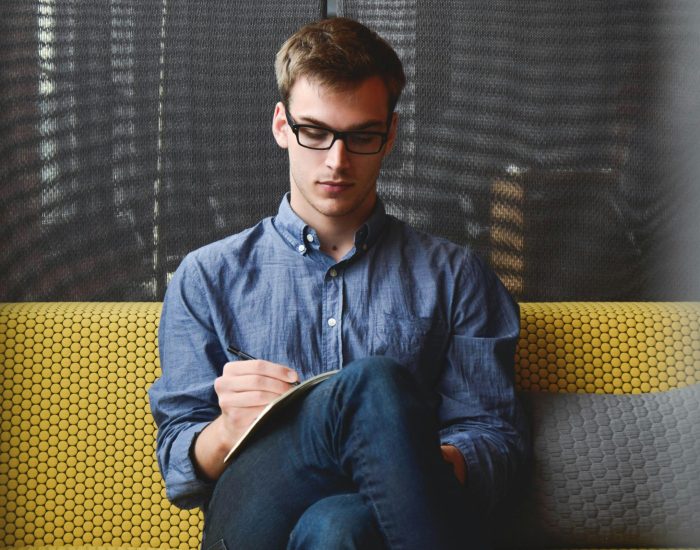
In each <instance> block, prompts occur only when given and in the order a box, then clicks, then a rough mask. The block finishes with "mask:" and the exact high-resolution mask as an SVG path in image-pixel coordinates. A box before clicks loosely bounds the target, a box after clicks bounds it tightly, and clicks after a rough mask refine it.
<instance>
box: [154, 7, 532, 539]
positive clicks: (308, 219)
mask: <svg viewBox="0 0 700 550" xmlns="http://www.w3.org/2000/svg"><path fill="white" fill-rule="evenodd" d="M275 68H276V72H277V81H278V86H279V89H280V93H281V97H282V101H280V102H279V103H278V104H277V106H276V108H275V112H274V117H273V121H272V132H273V134H274V137H275V140H276V141H277V143H278V145H279V146H280V147H282V148H283V149H286V150H287V152H288V154H289V176H290V184H291V187H290V192H289V194H288V195H287V196H285V197H284V198H283V200H282V203H281V205H280V208H279V212H278V214H277V215H276V216H275V217H273V218H268V219H265V220H263V221H262V222H260V223H259V224H258V225H256V226H255V227H253V228H251V229H249V230H247V231H244V232H242V233H239V234H237V235H234V236H232V237H229V238H227V239H224V240H223V241H220V242H217V243H214V244H211V245H209V246H206V247H204V248H202V249H200V250H198V251H196V252H194V253H192V254H190V255H188V256H187V257H186V258H185V260H184V261H183V262H182V265H181V266H180V268H179V269H178V270H177V272H176V274H175V276H174V277H173V279H172V282H171V284H170V286H169V288H168V291H167V294H166V297H165V301H164V304H163V313H162V318H161V325H160V357H161V365H162V369H163V376H162V377H161V378H160V379H159V380H158V381H157V382H156V383H155V384H154V385H153V387H152V389H151V392H150V396H151V406H152V408H153V413H154V417H155V419H156V422H157V423H158V427H159V433H158V459H159V463H160V467H161V471H162V473H163V477H164V479H165V482H166V487H167V493H168V497H169V498H170V499H171V500H172V501H173V502H174V503H176V504H178V505H179V506H182V507H192V506H202V507H203V508H204V509H205V518H206V519H205V533H204V536H205V540H204V543H203V547H204V548H226V547H227V548H229V549H230V550H233V549H236V550H239V549H242V548H256V549H265V548H284V547H289V548H363V549H364V548H421V549H425V548H480V547H482V546H483V542H482V541H481V539H480V538H479V525H480V523H479V522H480V520H481V519H482V516H483V512H485V511H486V510H488V509H490V508H492V506H493V505H494V503H496V502H497V501H498V500H499V498H500V497H502V496H503V495H504V493H505V492H506V490H507V488H508V486H509V485H510V483H511V482H512V481H513V478H514V476H515V474H516V471H517V466H518V464H519V463H520V461H521V459H522V456H523V454H524V450H525V444H524V437H523V433H524V432H523V422H522V418H521V416H520V414H519V411H518V407H517V405H516V400H515V394H514V389H513V383H512V378H513V372H512V371H513V356H514V346H515V342H516V339H517V336H518V333H519V316H518V308H517V305H516V304H515V303H514V302H513V301H512V299H511V298H510V296H509V295H508V293H507V292H506V290H505V289H504V288H503V286H502V285H501V284H500V282H499V281H498V279H497V278H496V277H495V276H494V274H493V273H492V272H491V271H490V270H489V269H488V268H487V267H486V266H485V265H484V264H483V263H482V262H481V261H480V260H479V259H478V258H477V257H476V256H474V255H473V254H472V253H471V252H470V251H469V250H466V249H464V248H463V247H459V246H457V245H454V244H452V243H450V242H447V241H445V240H443V239H438V238H435V237H431V236H429V235H425V234H422V233H419V232H417V231H414V230H412V229H411V228H409V227H408V226H406V225H405V224H403V223H402V222H400V221H399V220H397V219H395V218H393V217H391V216H388V215H387V214H386V213H385V211H384V207H383V205H382V203H381V201H380V200H379V199H378V197H377V191H376V181H377V176H378V174H379V170H380V168H381V163H382V160H383V159H384V157H385V156H386V155H387V154H389V152H390V151H391V148H392V146H393V144H394V140H395V139H396V128H397V120H398V117H397V115H396V113H394V107H395V105H396V102H397V101H398V98H399V95H400V93H401V90H402V88H403V86H404V83H405V77H404V72H403V68H402V66H401V62H400V61H399V59H398V57H397V56H396V54H395V52H394V51H393V50H392V49H391V47H390V46H389V45H388V44H387V43H386V42H384V41H383V40H382V39H381V38H380V37H379V36H378V35H376V34H375V33H373V32H372V31H370V30H369V29H367V28H366V27H364V26H362V25H360V24H359V23H357V22H354V21H351V20H348V19H343V18H336V19H329V20H325V21H321V22H319V23H315V24H310V25H307V26H306V27H304V28H302V29H300V30H299V31H298V32H297V33H295V34H294V35H293V36H292V37H291V38H289V39H288V40H287V42H286V43H285V44H284V45H283V46H282V48H281V49H280V51H279V53H278V55H277V60H276V64H275ZM230 344H232V345H234V346H236V347H238V348H240V349H243V350H245V351H246V352H248V353H250V354H251V355H253V356H255V357H259V358H260V359H259V360H237V358H235V357H234V356H233V355H230V354H229V355H227V351H226V349H227V346H228V345H230ZM332 369H341V370H340V372H339V373H338V374H336V375H335V376H333V377H331V378H330V379H328V380H326V381H324V382H322V383H321V384H319V385H318V386H317V387H315V388H314V389H313V390H311V392H310V393H309V394H308V395H307V396H306V397H304V399H303V400H301V401H300V402H299V403H297V404H295V405H294V406H293V407H291V408H290V409H286V410H285V412H284V415H283V418H278V419H276V420H275V422H271V423H268V425H265V426H264V427H263V429H262V431H261V432H260V433H259V434H258V435H256V436H255V438H254V439H253V440H252V441H250V442H247V443H246V445H245V447H244V448H243V450H242V451H241V452H240V453H239V454H238V455H237V456H236V457H235V458H234V459H233V460H232V461H231V462H230V464H227V465H225V464H224V457H225V456H226V454H227V453H228V451H229V450H230V448H231V446H232V445H233V444H234V443H235V442H236V441H237V440H238V439H239V438H240V437H241V435H242V434H243V433H244V432H245V430H246V429H247V427H248V426H249V425H250V424H251V422H253V420H254V419H255V418H256V416H257V415H258V414H259V413H260V411H261V410H262V409H263V408H264V407H265V405H266V404H267V403H269V402H270V401H271V400H273V399H275V398H276V397H278V396H279V395H280V394H283V393H284V392H286V391H288V390H289V389H290V387H291V386H290V384H291V383H293V382H294V381H297V380H298V379H299V378H306V377H308V376H310V375H313V374H317V373H320V372H323V371H327V370H332Z"/></svg>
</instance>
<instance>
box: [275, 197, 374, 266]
mask: <svg viewBox="0 0 700 550" xmlns="http://www.w3.org/2000/svg"><path fill="white" fill-rule="evenodd" d="M289 198H290V194H289V193H286V194H285V195H284V197H283V198H282V202H280V206H279V209H278V211H277V216H275V218H274V219H273V221H272V223H273V225H274V226H275V228H276V229H277V231H278V232H279V234H280V235H281V236H282V237H283V238H284V240H286V241H287V243H289V245H290V246H291V247H292V248H294V250H296V251H297V252H299V253H301V254H305V253H306V251H308V250H309V248H314V249H316V250H318V249H319V248H320V242H319V240H318V235H317V234H316V231H315V230H314V229H313V228H312V227H311V226H310V225H308V224H307V223H306V222H304V220H302V219H301V218H300V217H299V216H298V215H297V214H296V212H294V210H292V207H291V205H290V204H289ZM386 221H387V215H386V210H385V209H384V203H383V202H382V201H381V199H380V198H379V197H377V203H376V204H375V206H374V210H372V214H371V215H370V217H369V218H368V219H367V221H366V222H365V223H364V224H363V225H362V227H360V228H359V229H358V230H357V232H356V233H355V249H356V250H358V251H359V250H368V249H369V248H370V247H372V246H373V245H374V243H375V242H377V239H378V238H379V236H380V235H381V234H382V231H383V230H384V227H385V225H386Z"/></svg>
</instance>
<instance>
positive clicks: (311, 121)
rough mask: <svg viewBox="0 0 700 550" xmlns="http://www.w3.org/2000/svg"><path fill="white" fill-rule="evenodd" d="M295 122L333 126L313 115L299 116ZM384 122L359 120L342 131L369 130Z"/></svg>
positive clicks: (384, 122)
mask: <svg viewBox="0 0 700 550" xmlns="http://www.w3.org/2000/svg"><path fill="white" fill-rule="evenodd" d="M296 123H297V124H312V125H314V126H320V127H322V128H327V129H329V130H334V128H331V127H330V126H329V125H328V124H326V123H325V122H323V121H321V120H318V119H315V118H314V117H310V116H302V117H299V119H297V120H296ZM385 124H386V120H368V121H365V122H361V123H359V124H355V125H353V126H350V127H349V128H347V129H346V130H343V131H344V132H359V131H362V130H369V129H370V128H374V127H375V126H382V127H383V126H384V125H385Z"/></svg>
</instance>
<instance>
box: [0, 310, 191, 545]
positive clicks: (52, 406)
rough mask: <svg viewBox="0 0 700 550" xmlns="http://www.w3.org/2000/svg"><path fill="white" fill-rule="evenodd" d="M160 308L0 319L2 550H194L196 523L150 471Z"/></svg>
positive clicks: (14, 313)
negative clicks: (65, 549) (47, 549)
mask: <svg viewBox="0 0 700 550" xmlns="http://www.w3.org/2000/svg"><path fill="white" fill-rule="evenodd" d="M160 308H161V305H160V304H158V303H51V304H35V303H17V304H6V305H3V306H2V307H1V308H0V358H1V359H2V362H3V369H2V373H0V376H1V377H2V378H1V383H2V391H3V394H2V429H1V430H0V547H15V546H17V547H21V546H42V545H55V546H63V545H73V546H79V547H80V546H85V545H90V546H98V547H99V546H115V547H122V546H127V547H129V546H130V547H134V548H143V547H153V548H162V547H168V548H197V547H198V545H199V539H200V531H201V517H200V514H199V513H196V512H194V513H193V512H191V511H180V510H178V509H177V508H175V507H173V506H171V505H170V504H169V503H168V501H167V500H166V498H165V491H164V486H163V482H162V479H161V477H160V473H159V471H158V466H157V462H156V459H155V451H154V449H155V431H156V430H155V424H154V422H153V419H152V417H151V414H150V408H149V406H148V402H147V399H148V396H147V393H146V392H147V389H148V387H149V386H150V384H151V383H153V381H154V380H155V379H156V377H157V376H158V373H159V363H158V353H157V327H158V320H159V316H160Z"/></svg>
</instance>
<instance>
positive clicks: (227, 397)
mask: <svg viewBox="0 0 700 550" xmlns="http://www.w3.org/2000/svg"><path fill="white" fill-rule="evenodd" d="M297 379H298V376H297V373H296V372H295V371H294V370H292V369H289V368H287V367H284V366H282V365H277V364H275V363H270V362H267V361H261V360H253V361H234V362H232V363H227V364H226V365H225V366H224V369H223V373H222V375H221V376H220V377H219V378H217V379H216V380H215V381H214V390H215V391H216V393H217V395H218V396H219V402H220V406H221V408H222V409H224V410H225V409H226V408H229V407H235V408H238V407H257V406H263V405H267V404H268V403H269V402H270V401H272V400H273V399H276V398H277V397H278V396H280V395H281V394H283V393H285V392H287V391H289V389H290V387H291V386H290V384H292V383H293V382H295V381H296V380H297Z"/></svg>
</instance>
